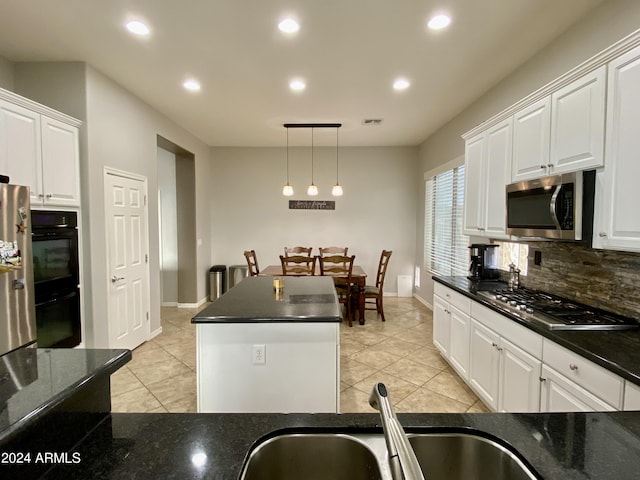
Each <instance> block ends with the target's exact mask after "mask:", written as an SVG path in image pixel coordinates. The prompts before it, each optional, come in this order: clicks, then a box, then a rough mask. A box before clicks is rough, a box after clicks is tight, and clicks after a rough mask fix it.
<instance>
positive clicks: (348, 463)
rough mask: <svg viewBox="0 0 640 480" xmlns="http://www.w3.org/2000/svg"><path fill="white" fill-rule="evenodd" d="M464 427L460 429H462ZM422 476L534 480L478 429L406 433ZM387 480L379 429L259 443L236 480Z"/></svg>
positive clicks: (431, 479) (506, 450) (276, 438)
mask: <svg viewBox="0 0 640 480" xmlns="http://www.w3.org/2000/svg"><path fill="white" fill-rule="evenodd" d="M463 430H465V429H463ZM407 436H408V438H409V442H410V444H411V446H412V447H413V450H414V452H415V454H416V457H417V459H418V462H419V463H420V467H421V468H422V471H423V473H424V476H425V478H426V479H428V480H445V479H446V480H463V479H464V480H480V479H491V480H505V479H509V480H536V479H537V478H539V477H538V476H536V475H535V473H534V472H533V471H531V470H530V469H529V468H528V467H527V465H526V464H525V463H524V462H523V461H522V459H521V458H520V457H519V455H518V454H517V453H516V452H513V451H511V450H510V449H509V448H508V447H506V446H504V445H502V444H501V443H499V442H498V441H494V440H492V439H490V438H487V437H485V436H483V435H482V434H481V432H478V433H475V431H474V433H468V432H467V431H466V430H465V431H452V432H444V433H442V432H441V431H438V433H409V434H408V435H407ZM267 478H278V479H280V480H288V479H301V478H304V479H311V480H315V479H318V480H319V479H332V480H333V479H335V480H340V479H350V480H360V479H370V480H378V479H384V480H391V473H390V469H389V463H388V459H387V451H386V444H385V440H384V435H383V434H382V433H367V434H359V433H351V432H349V433H342V432H341V433H295V434H289V433H287V434H282V435H277V436H274V437H271V438H269V439H267V440H264V441H263V442H261V443H259V444H258V445H257V446H256V447H255V448H254V449H253V450H252V451H251V453H250V455H249V457H248V459H247V460H246V462H245V465H244V468H243V470H242V474H241V476H240V479H241V480H256V479H267Z"/></svg>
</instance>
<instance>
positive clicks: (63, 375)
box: [0, 348, 131, 460]
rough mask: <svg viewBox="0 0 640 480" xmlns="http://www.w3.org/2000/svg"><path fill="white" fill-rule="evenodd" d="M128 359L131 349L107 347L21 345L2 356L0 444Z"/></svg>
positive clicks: (110, 372) (0, 360)
mask: <svg viewBox="0 0 640 480" xmlns="http://www.w3.org/2000/svg"><path fill="white" fill-rule="evenodd" d="M129 360H131V351H129V350H108V349H103V350H100V349H69V348H61V349H56V348H37V349H36V348H21V349H18V350H15V351H13V352H10V353H7V354H5V355H3V356H1V357H0V380H1V381H0V445H2V444H3V443H4V442H5V441H7V440H8V439H10V438H12V437H13V436H15V435H16V434H18V433H20V432H21V431H22V430H24V429H26V428H28V427H29V426H30V425H32V424H34V423H35V422H37V421H38V420H39V419H41V418H43V417H44V416H46V415H47V414H48V413H49V412H51V411H52V410H54V409H55V408H56V407H57V406H58V405H59V404H60V403H62V402H64V401H65V400H66V399H68V398H69V397H70V396H71V395H73V394H75V393H76V392H77V391H78V390H81V389H82V388H83V386H84V385H85V384H86V383H87V382H89V381H90V380H92V379H93V378H95V377H97V376H101V375H111V374H112V373H113V372H115V371H116V370H118V369H119V368H120V367H121V366H122V365H124V364H125V363H127V362H128V361H129ZM0 460H1V459H0Z"/></svg>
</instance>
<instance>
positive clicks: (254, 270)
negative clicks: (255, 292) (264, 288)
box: [244, 250, 260, 277]
mask: <svg viewBox="0 0 640 480" xmlns="http://www.w3.org/2000/svg"><path fill="white" fill-rule="evenodd" d="M244 258H246V259H247V265H248V266H249V275H250V276H252V277H256V276H257V275H258V274H259V273H260V268H259V267H258V257H257V256H256V251H255V250H247V251H245V252H244Z"/></svg>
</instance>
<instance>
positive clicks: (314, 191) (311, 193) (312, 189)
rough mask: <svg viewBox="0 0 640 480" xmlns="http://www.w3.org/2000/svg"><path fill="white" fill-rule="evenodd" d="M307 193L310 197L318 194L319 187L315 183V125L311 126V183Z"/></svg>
mask: <svg viewBox="0 0 640 480" xmlns="http://www.w3.org/2000/svg"><path fill="white" fill-rule="evenodd" d="M307 195H309V196H310V197H315V196H316V195H318V187H316V186H315V184H314V183H313V127H311V185H309V188H307Z"/></svg>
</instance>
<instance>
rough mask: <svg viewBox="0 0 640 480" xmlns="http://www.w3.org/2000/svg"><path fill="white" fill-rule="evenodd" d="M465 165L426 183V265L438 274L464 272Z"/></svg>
mask: <svg viewBox="0 0 640 480" xmlns="http://www.w3.org/2000/svg"><path fill="white" fill-rule="evenodd" d="M463 208H464V165H462V166H459V167H456V168H454V169H452V170H448V171H446V172H444V173H441V174H438V175H436V176H434V177H432V178H429V179H428V180H427V181H426V185H425V229H424V230H425V242H424V248H425V252H424V259H425V265H424V266H425V268H426V269H428V270H430V271H432V272H433V273H435V274H438V275H453V276H455V275H466V274H467V270H468V259H469V249H468V245H469V238H468V237H467V236H466V235H463V234H462V221H463Z"/></svg>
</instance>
